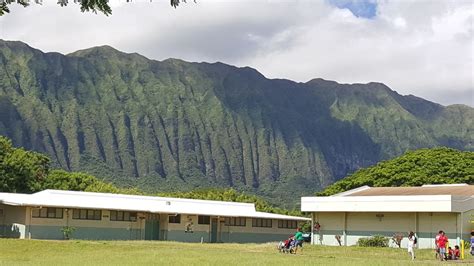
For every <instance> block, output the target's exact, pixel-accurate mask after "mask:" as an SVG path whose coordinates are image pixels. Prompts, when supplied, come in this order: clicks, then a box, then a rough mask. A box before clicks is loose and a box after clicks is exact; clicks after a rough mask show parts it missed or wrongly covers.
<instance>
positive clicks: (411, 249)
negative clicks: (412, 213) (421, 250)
mask: <svg viewBox="0 0 474 266" xmlns="http://www.w3.org/2000/svg"><path fill="white" fill-rule="evenodd" d="M415 245H416V236H415V233H413V231H410V233H408V254H410V255H411V260H415Z"/></svg>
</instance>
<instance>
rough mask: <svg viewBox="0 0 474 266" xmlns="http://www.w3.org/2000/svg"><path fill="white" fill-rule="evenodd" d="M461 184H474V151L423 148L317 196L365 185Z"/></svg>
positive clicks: (379, 165) (357, 173)
mask: <svg viewBox="0 0 474 266" xmlns="http://www.w3.org/2000/svg"><path fill="white" fill-rule="evenodd" d="M459 183H467V184H474V152H469V151H458V150H455V149H450V148H433V149H420V150H416V151H411V152H407V153H405V154H404V155H402V156H400V157H397V158H395V159H392V160H389V161H384V162H380V163H378V164H377V165H375V166H372V167H368V168H364V169H360V170H358V171H357V172H355V173H354V174H352V175H349V176H348V177H346V178H344V179H342V180H340V181H338V182H336V183H334V184H332V185H331V186H329V187H327V188H326V189H324V190H323V191H321V192H319V193H318V195H320V196H329V195H333V194H336V193H340V192H344V191H347V190H350V189H354V188H358V187H361V186H365V185H367V186H371V187H400V186H421V185H424V184H459Z"/></svg>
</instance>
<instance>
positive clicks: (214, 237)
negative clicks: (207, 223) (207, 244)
mask: <svg viewBox="0 0 474 266" xmlns="http://www.w3.org/2000/svg"><path fill="white" fill-rule="evenodd" d="M216 242H217V218H212V219H211V243H216Z"/></svg>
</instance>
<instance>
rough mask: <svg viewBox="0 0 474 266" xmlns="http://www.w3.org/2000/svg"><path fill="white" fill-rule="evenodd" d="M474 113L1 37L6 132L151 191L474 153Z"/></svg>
mask: <svg viewBox="0 0 474 266" xmlns="http://www.w3.org/2000/svg"><path fill="white" fill-rule="evenodd" d="M473 119H474V112H473V109H472V108H469V107H466V106H449V107H443V106H441V105H438V104H435V103H431V102H428V101H425V100H423V99H420V98H416V97H414V96H401V95H398V94H397V93H396V92H394V91H391V90H390V89H389V88H388V87H386V86H384V85H383V84H378V83H369V84H356V85H342V84H338V83H336V82H330V81H325V80H321V79H316V80H312V81H310V82H308V83H296V82H292V81H289V80H269V79H266V78H265V77H264V76H262V75H261V74H260V73H258V72H257V71H256V70H254V69H251V68H236V67H233V66H229V65H225V64H221V63H215V64H208V63H199V64H198V63H188V62H184V61H180V60H174V59H169V60H165V61H162V62H159V61H153V60H148V59H146V58H145V57H142V56H140V55H138V54H125V53H121V52H119V51H117V50H115V49H113V48H111V47H107V46H104V47H95V48H91V49H87V50H82V51H78V52H75V53H72V54H69V55H61V54H57V53H42V52H41V51H38V50H35V49H33V48H31V47H29V46H27V45H25V44H23V43H19V42H5V41H0V134H1V135H6V136H8V137H10V138H11V139H12V140H13V141H14V143H15V144H16V145H19V146H24V147H25V148H28V149H34V150H37V151H42V152H46V153H48V154H50V156H51V157H52V158H53V159H54V160H55V163H56V164H57V166H59V167H62V168H64V169H68V170H75V171H81V170H82V171H87V172H90V173H93V174H95V175H98V176H103V177H107V178H110V179H111V180H115V182H117V183H121V184H131V185H138V186H141V187H143V188H145V189H148V190H170V189H173V190H174V189H189V188H192V187H199V186H225V187H227V186H231V187H235V188H238V189H242V190H247V191H252V192H255V193H259V194H261V195H263V196H266V197H267V198H273V199H274V200H275V201H278V199H282V200H286V199H288V198H298V197H299V196H300V195H303V194H308V193H312V192H314V191H316V190H319V189H320V188H322V187H325V186H327V185H329V184H331V183H333V182H335V181H336V180H338V179H340V178H342V177H344V176H345V175H347V174H348V173H351V172H353V171H355V170H356V169H359V168H360V167H365V166H368V165H372V164H374V163H376V162H378V161H379V160H381V159H387V158H391V157H393V156H396V155H400V154H401V153H402V152H404V151H405V150H407V149H415V148H421V147H432V146H437V145H447V146H451V147H456V148H459V149H467V150H472V149H473V144H472V136H471V135H472V132H473V128H474V125H473ZM295 201H296V200H295Z"/></svg>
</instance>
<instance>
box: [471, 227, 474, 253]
mask: <svg viewBox="0 0 474 266" xmlns="http://www.w3.org/2000/svg"><path fill="white" fill-rule="evenodd" d="M471 255H472V256H474V230H473V231H471Z"/></svg>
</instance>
